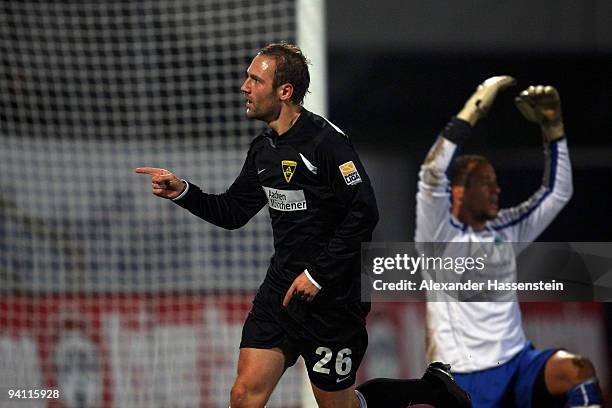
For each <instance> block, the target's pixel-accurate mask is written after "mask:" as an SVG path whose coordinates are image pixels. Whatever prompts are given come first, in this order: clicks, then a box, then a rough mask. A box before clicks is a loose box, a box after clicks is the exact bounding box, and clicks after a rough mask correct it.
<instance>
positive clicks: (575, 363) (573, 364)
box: [562, 354, 595, 385]
mask: <svg viewBox="0 0 612 408" xmlns="http://www.w3.org/2000/svg"><path fill="white" fill-rule="evenodd" d="M562 367H563V377H565V381H567V382H569V383H570V384H571V385H577V384H580V383H582V382H584V381H586V380H589V379H591V378H593V377H595V367H594V366H593V363H592V362H591V360H589V359H588V358H586V357H583V356H579V355H575V354H572V355H568V356H567V357H566V358H564V359H563V364H562Z"/></svg>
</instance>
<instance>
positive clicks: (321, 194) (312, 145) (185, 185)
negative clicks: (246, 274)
mask: <svg viewBox="0 0 612 408" xmlns="http://www.w3.org/2000/svg"><path fill="white" fill-rule="evenodd" d="M309 82H310V76H309V72H308V65H307V60H306V58H305V57H304V55H303V54H302V52H301V50H300V49H299V48H298V47H296V46H294V45H290V44H287V43H277V44H270V45H268V46H266V47H264V48H263V49H262V50H261V51H260V52H259V53H258V54H257V55H256V56H255V58H254V59H253V61H252V63H251V65H250V66H249V67H248V69H247V76H246V79H245V81H244V83H243V84H242V87H241V88H240V89H241V91H242V93H243V94H244V97H245V104H246V115H247V117H248V118H250V119H258V120H262V121H264V122H266V123H267V124H268V126H269V127H268V129H267V130H265V131H263V132H262V133H261V134H260V135H258V136H257V137H256V138H255V139H253V141H252V142H251V145H250V148H249V151H248V153H247V157H246V161H245V163H244V166H243V168H242V171H241V172H240V175H239V176H238V178H237V179H236V180H235V181H234V183H233V184H232V185H231V186H230V187H229V189H228V190H227V191H226V192H225V193H223V194H207V193H204V192H202V190H201V189H200V188H199V187H198V186H196V185H195V184H192V183H190V182H187V181H185V180H181V179H180V178H178V177H177V176H176V175H174V174H172V173H171V172H170V171H168V170H165V169H159V168H151V167H141V168H138V169H136V172H137V173H145V174H149V175H151V176H152V177H151V181H152V189H153V194H155V195H157V196H159V197H163V198H167V199H171V200H173V201H174V202H175V203H176V204H178V205H179V206H181V207H183V208H185V209H187V210H189V211H190V212H192V213H193V214H195V215H196V216H198V217H200V218H202V219H204V220H206V221H208V222H210V223H212V224H215V225H217V226H220V227H222V228H227V229H235V228H240V227H242V226H243V225H245V224H246V223H247V222H248V221H249V220H250V219H251V218H252V217H253V216H254V215H255V214H257V213H258V212H259V211H260V210H261V208H262V207H263V206H265V205H266V204H267V205H268V207H269V212H270V219H271V222H272V231H273V235H274V255H273V257H272V260H271V264H270V267H269V268H268V271H267V274H266V277H265V279H264V282H263V283H262V285H261V286H260V288H259V290H258V292H257V295H256V296H255V299H254V300H253V306H252V309H251V311H250V312H249V315H248V317H247V319H246V322H245V324H244V327H243V331H242V340H241V343H240V355H239V360H238V373H237V377H236V380H235V382H234V385H233V387H232V390H231V394H230V400H231V402H230V404H231V408H242V407H249V408H251V407H258V408H261V407H264V406H265V404H266V402H267V401H268V398H269V397H270V395H271V394H272V391H273V390H274V388H275V386H276V384H277V383H278V381H279V380H280V378H281V376H282V374H283V373H284V371H285V370H286V369H287V368H288V367H290V366H292V365H293V364H294V363H295V362H296V360H297V358H298V357H299V356H302V358H303V359H304V361H305V363H306V367H307V370H308V376H309V379H310V382H311V384H312V389H313V392H314V395H315V398H316V400H317V403H318V404H319V406H320V407H326V408H327V407H329V408H332V407H333V408H357V407H366V406H369V407H370V408H372V407H376V408H377V407H385V408H393V407H398V408H405V407H406V406H408V405H409V404H415V403H427V404H431V405H434V406H438V407H463V406H465V407H468V406H470V405H469V399H468V398H467V396H466V395H465V394H464V393H463V392H462V391H461V390H460V389H459V388H458V387H456V385H455V383H454V382H453V380H452V377H450V374H448V368H447V367H446V366H444V365H443V364H441V363H434V364H432V365H431V366H430V367H428V369H427V371H426V373H425V375H424V376H423V378H422V379H417V380H386V379H377V380H371V381H369V382H367V383H366V384H363V385H362V386H360V387H357V391H356V390H355V385H354V384H355V375H356V372H357V369H358V368H359V364H360V363H361V360H362V358H363V356H364V354H365V351H366V348H367V343H368V336H367V332H366V326H365V323H366V316H367V314H368V311H369V309H370V305H369V303H363V302H361V299H360V270H361V268H360V251H361V243H362V242H366V241H370V239H371V237H372V231H373V229H374V226H375V225H376V223H377V221H378V210H377V207H376V200H375V198H374V192H373V190H372V186H371V184H370V180H369V178H368V175H367V173H366V171H365V169H364V167H363V165H362V163H361V161H360V160H359V157H358V156H357V153H356V152H355V150H354V148H353V146H352V144H351V142H350V141H349V139H348V138H347V136H346V135H345V134H344V133H343V132H342V131H341V130H339V129H338V128H336V127H335V126H334V125H332V124H331V123H330V122H329V121H327V120H326V119H324V118H322V117H320V116H317V115H315V114H314V113H311V112H309V111H307V110H306V109H304V108H303V107H302V102H303V99H304V96H305V94H306V92H307V91H308V85H309Z"/></svg>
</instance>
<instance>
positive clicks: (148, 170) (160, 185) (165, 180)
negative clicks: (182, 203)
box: [134, 167, 187, 199]
mask: <svg viewBox="0 0 612 408" xmlns="http://www.w3.org/2000/svg"><path fill="white" fill-rule="evenodd" d="M134 171H135V172H136V173H139V174H149V175H150V176H151V187H152V189H153V194H155V195H156V196H158V197H162V198H168V199H173V198H176V197H178V196H179V195H181V193H182V192H183V191H184V190H185V188H186V187H187V185H186V184H185V182H184V181H183V180H181V179H180V178H178V177H176V176H175V175H174V174H172V173H171V172H170V171H168V170H166V169H158V168H156V167H138V168H137V169H135V170H134Z"/></svg>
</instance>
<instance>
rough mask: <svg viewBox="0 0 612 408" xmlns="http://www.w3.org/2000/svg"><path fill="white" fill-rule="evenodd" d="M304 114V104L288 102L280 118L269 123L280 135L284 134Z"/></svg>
mask: <svg viewBox="0 0 612 408" xmlns="http://www.w3.org/2000/svg"><path fill="white" fill-rule="evenodd" d="M301 114H302V106H301V105H294V104H293V103H291V104H286V105H283V107H282V108H281V112H280V114H279V115H278V118H277V119H275V120H273V121H272V122H270V123H268V125H269V126H270V127H271V128H272V129H273V130H274V131H275V132H276V133H277V134H278V135H279V136H282V135H283V134H284V133H287V131H288V130H289V129H291V127H292V126H293V125H294V124H295V122H297V120H298V118H299V117H300V115H301Z"/></svg>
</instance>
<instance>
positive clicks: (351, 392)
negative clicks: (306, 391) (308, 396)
mask: <svg viewBox="0 0 612 408" xmlns="http://www.w3.org/2000/svg"><path fill="white" fill-rule="evenodd" d="M311 386H312V392H313V393H314V396H315V399H316V400H317V405H319V408H359V401H358V399H357V394H355V386H354V385H353V386H352V387H349V388H347V389H346V390H340V391H324V390H322V389H320V388H318V387H317V386H316V385H314V384H311Z"/></svg>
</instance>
